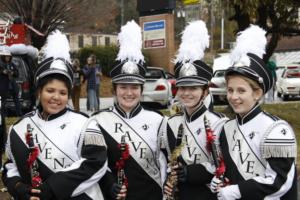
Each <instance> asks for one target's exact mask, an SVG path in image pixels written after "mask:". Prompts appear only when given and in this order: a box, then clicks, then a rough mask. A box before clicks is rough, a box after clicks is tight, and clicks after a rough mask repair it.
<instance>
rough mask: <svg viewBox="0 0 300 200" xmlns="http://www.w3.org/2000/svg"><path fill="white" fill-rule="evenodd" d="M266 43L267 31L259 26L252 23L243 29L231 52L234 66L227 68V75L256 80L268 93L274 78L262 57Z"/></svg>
mask: <svg viewBox="0 0 300 200" xmlns="http://www.w3.org/2000/svg"><path fill="white" fill-rule="evenodd" d="M266 44H267V38H266V31H265V30H264V29H262V28H260V27H259V26H257V25H252V24H251V25H250V26H249V27H248V28H247V29H245V30H244V31H241V32H240V33H239V34H238V36H237V39H236V46H235V47H234V49H233V50H232V52H231V54H230V56H231V63H232V67H230V68H228V69H227V70H226V72H225V77H227V76H229V75H232V74H240V75H242V76H245V77H247V78H250V79H252V80H254V81H256V82H257V83H258V84H259V86H260V87H261V88H262V90H263V92H264V93H267V92H268V91H269V90H270V89H271V88H272V87H273V84H274V79H273V77H272V73H271V71H270V70H269V69H268V67H267V66H266V64H265V63H264V61H263V59H262V57H263V54H265V48H266Z"/></svg>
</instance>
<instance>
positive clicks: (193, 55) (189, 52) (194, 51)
mask: <svg viewBox="0 0 300 200" xmlns="http://www.w3.org/2000/svg"><path fill="white" fill-rule="evenodd" d="M208 47H209V35H208V31H207V28H206V25H205V23H204V22H203V21H202V20H198V21H194V22H190V23H189V25H188V26H187V27H186V28H185V30H184V31H183V33H182V37H181V44H180V46H179V50H178V54H177V56H176V59H175V62H187V61H189V62H190V63H192V62H194V61H195V60H201V59H202V58H203V57H204V51H205V49H206V48H208Z"/></svg>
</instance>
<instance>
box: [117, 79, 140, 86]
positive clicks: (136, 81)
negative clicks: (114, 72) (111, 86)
mask: <svg viewBox="0 0 300 200" xmlns="http://www.w3.org/2000/svg"><path fill="white" fill-rule="evenodd" d="M112 82H113V83H116V84H119V83H122V84H139V85H142V84H144V83H145V81H142V80H137V79H128V78H124V79H118V80H112Z"/></svg>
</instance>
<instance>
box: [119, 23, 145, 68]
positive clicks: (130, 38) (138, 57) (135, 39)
mask: <svg viewBox="0 0 300 200" xmlns="http://www.w3.org/2000/svg"><path fill="white" fill-rule="evenodd" d="M118 40H119V44H120V50H119V53H118V56H117V59H116V60H120V61H121V62H122V61H124V60H126V59H128V60H129V61H132V62H135V63H138V62H139V61H142V62H144V56H143V54H142V51H141V49H142V32H141V28H140V26H139V25H138V24H136V23H135V21H134V20H132V21H129V22H127V24H126V25H124V26H122V28H121V32H120V33H119V34H118Z"/></svg>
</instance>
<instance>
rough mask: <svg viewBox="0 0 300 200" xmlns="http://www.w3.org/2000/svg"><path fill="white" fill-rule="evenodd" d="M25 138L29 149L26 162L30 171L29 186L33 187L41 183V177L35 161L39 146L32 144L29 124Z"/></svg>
mask: <svg viewBox="0 0 300 200" xmlns="http://www.w3.org/2000/svg"><path fill="white" fill-rule="evenodd" d="M25 140H26V144H27V145H28V147H29V150H30V152H29V156H28V158H27V160H26V163H27V166H28V168H29V169H30V171H31V186H32V187H33V188H38V187H39V186H40V185H41V184H42V178H41V177H40V174H39V173H38V171H37V163H35V162H37V161H36V160H37V158H38V156H39V148H38V147H37V146H34V142H33V139H32V133H31V128H30V125H29V124H28V125H27V132H26V134H25Z"/></svg>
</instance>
